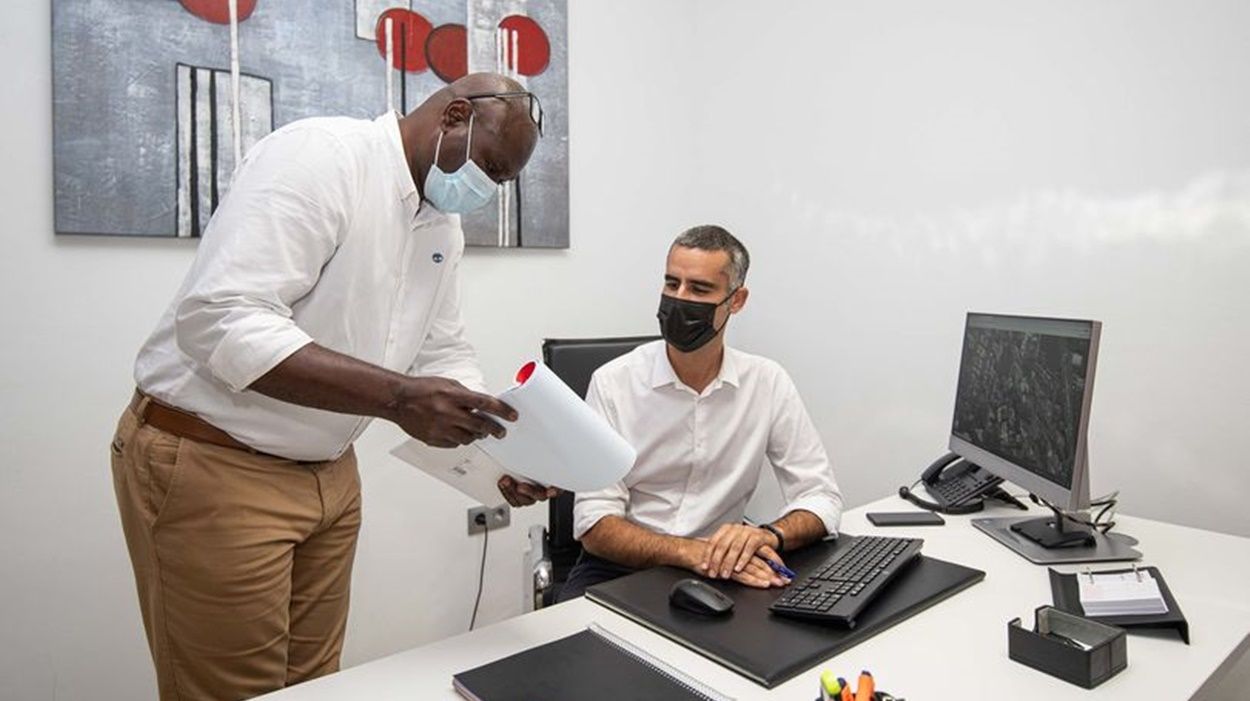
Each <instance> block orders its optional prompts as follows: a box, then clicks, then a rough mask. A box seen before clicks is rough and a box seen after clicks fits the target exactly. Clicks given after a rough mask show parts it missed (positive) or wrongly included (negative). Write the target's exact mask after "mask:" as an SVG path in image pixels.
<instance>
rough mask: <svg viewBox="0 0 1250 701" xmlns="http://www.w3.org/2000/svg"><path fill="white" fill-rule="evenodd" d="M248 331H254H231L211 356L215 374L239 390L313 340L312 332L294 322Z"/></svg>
mask: <svg viewBox="0 0 1250 701" xmlns="http://www.w3.org/2000/svg"><path fill="white" fill-rule="evenodd" d="M247 331H250V332H251V333H247V334H237V335H236V334H229V335H227V336H226V338H225V339H223V340H222V342H221V343H219V344H218V345H217V348H216V349H214V350H213V354H212V355H211V356H209V358H208V369H209V370H210V371H212V373H213V376H214V377H216V378H217V379H219V380H221V381H222V382H224V383H226V386H228V387H229V388H230V389H231V390H232V391H235V392H242V391H243V390H245V389H247V388H248V387H249V386H251V384H252V383H253V382H255V381H256V380H258V379H260V377H261V376H262V375H264V374H265V373H267V372H269V371H270V370H272V369H274V367H276V366H277V365H278V363H281V362H282V361H283V360H286V359H287V358H289V357H290V356H291V354H293V353H295V351H297V350H299V349H301V348H303V347H304V346H306V345H308V344H309V343H312V342H313V339H312V336H309V335H308V334H307V333H306V332H304V330H303V329H300V328H299V327H298V326H295V325H294V324H292V325H290V326H287V327H286V328H283V329H280V330H274V331H267V332H264V333H256V331H255V330H254V329H247ZM232 337H233V338H232Z"/></svg>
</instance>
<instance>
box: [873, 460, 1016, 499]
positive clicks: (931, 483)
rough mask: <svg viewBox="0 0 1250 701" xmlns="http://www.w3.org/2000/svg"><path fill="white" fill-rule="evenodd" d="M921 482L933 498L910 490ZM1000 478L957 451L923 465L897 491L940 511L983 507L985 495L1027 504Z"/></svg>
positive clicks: (900, 494)
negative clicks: (917, 474)
mask: <svg viewBox="0 0 1250 701" xmlns="http://www.w3.org/2000/svg"><path fill="white" fill-rule="evenodd" d="M920 482H924V485H925V490H926V491H928V492H929V494H930V496H932V497H933V501H929V500H927V499H923V498H921V497H919V496H917V495H916V493H915V492H913V491H912V489H913V488H915V486H916V484H919V483H920ZM1002 482H1003V480H1002V478H1001V477H997V476H995V475H992V474H990V473H989V472H987V471H986V470H983V469H981V468H980V467H978V466H977V465H974V464H972V463H970V462H968V461H967V460H965V459H964V458H963V457H961V456H960V455H957V454H956V453H947V454H945V455H943V456H942V457H940V458H938V459H937V460H934V461H933V464H932V465H929V466H928V467H927V468H925V471H924V472H922V473H921V474H920V479H919V480H917V482H916V484H913V485H912V486H911V488H908V487H899V488H898V495H899V496H900V497H902V498H904V499H906V500H907V501H910V502H911V503H913V504H915V505H916V506H919V507H921V508H923V509H928V510H929V511H937V512H939V513H943V514H970V513H973V512H976V511H980V510H981V509H984V508H985V500H986V499H998V500H1000V501H1005V502H1007V503H1009V504H1013V505H1015V506H1016V507H1017V508H1021V509H1024V508H1027V507H1025V505H1024V504H1022V503H1020V501H1018V500H1017V499H1016V498H1015V497H1013V496H1011V495H1010V494H1008V493H1007V492H1006V491H1004V490H1003V488H1002V487H1000V486H999V485H1001V484H1002Z"/></svg>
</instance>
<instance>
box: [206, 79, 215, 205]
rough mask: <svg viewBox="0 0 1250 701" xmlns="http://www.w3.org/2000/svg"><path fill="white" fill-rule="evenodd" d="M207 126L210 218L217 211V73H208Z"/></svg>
mask: <svg viewBox="0 0 1250 701" xmlns="http://www.w3.org/2000/svg"><path fill="white" fill-rule="evenodd" d="M208 124H209V129H210V132H209V140H208V167H209V170H210V171H211V175H210V178H211V179H210V180H209V203H210V204H209V209H208V215H209V216H210V217H211V216H212V215H213V212H216V211H217V71H209V73H208Z"/></svg>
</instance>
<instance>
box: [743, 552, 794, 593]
mask: <svg viewBox="0 0 1250 701" xmlns="http://www.w3.org/2000/svg"><path fill="white" fill-rule="evenodd" d="M767 549H768V550H769V551H771V550H772V548H767ZM774 554H775V553H774ZM730 579H732V580H733V581H735V582H737V583H739V584H745V585H746V586H748V587H755V588H756V589H768V588H769V587H784V586H786V585H787V584H789V583H790V580H788V579H786V578H785V577H782V576H781V575H779V574H777V573H776V572H773V568H771V567H769V566H768V563H767V562H764V559H763V558H762V557H760V556H758V555H757V556H755V557H752V558H751V559H750V560H747V565H746V567H743V568H742V571H741V572H734V573H733V575H732V576H731V577H730Z"/></svg>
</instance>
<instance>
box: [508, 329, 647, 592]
mask: <svg viewBox="0 0 1250 701" xmlns="http://www.w3.org/2000/svg"><path fill="white" fill-rule="evenodd" d="M658 339H659V336H628V337H622V338H583V339H564V338H549V339H546V340H544V341H543V362H544V363H546V364H547V367H549V368H551V371H552V372H554V373H555V374H556V376H557V377H559V378H560V379H561V380H564V383H565V384H567V385H568V386H569V387H570V388H572V390H573V391H574V392H576V393H577V396H579V397H581V398H583V399H585V398H586V390H587V389H589V387H590V376H591V375H593V374H594V372H595V370H598V369H599V366H601V365H603V364H604V363H606V362H608V361H609V360H612V359H613V358H616V357H618V356H621V355H624V354H626V353H628V352H629V351H631V350H633V349H635V348H637V347H638V346H640V345H642V344H644V343H648V342H650V341H655V340H658ZM547 510H548V511H547V514H548V519H547V528H546V529H542V527H541V526H536V527H535V529H534V530H535V531H539V532H531V534H530V548H531V556H530V562H531V566H530V568H529V569H528V571H529V572H530V575H531V577H530V579H531V587H532V588H531V587H527V589H530V592H527V593H532V599H531V601H532V602H533V604H532V605H533V607H534V608H542V607H543V606H549V605H551V604H552V603H554V602H555V600H556V596H557V595H558V594H559V592H560V586H561V585H563V584H564V582H565V581H566V580H567V579H568V577H569V570H571V569H573V565H574V564H575V563H576V562H577V557H578V556H579V555H581V552H582V544H581V543H579V542H577V541H576V540H574V538H573V495H572V494H570V493H567V492H565V493H562V494H560V496H558V497H556V498H555V499H552V500H551V501H550V502H549V503H548V505H547Z"/></svg>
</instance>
